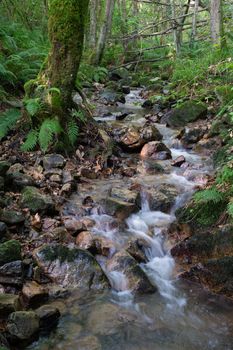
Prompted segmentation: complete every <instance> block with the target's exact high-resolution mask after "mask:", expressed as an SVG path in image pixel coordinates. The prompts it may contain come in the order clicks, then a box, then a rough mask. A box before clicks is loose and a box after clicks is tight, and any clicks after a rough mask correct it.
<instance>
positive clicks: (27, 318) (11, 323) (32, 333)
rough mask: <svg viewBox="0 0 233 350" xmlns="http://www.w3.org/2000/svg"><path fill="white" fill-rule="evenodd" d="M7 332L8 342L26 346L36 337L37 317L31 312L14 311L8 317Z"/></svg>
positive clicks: (37, 330) (37, 328) (37, 329)
mask: <svg viewBox="0 0 233 350" xmlns="http://www.w3.org/2000/svg"><path fill="white" fill-rule="evenodd" d="M7 331H8V333H9V334H10V336H9V342H10V343H13V344H18V343H19V344H22V345H26V344H29V343H31V342H32V341H33V340H35V339H36V338H37V337H38V333H39V317H38V316H37V315H36V313H35V312H33V311H16V312H13V313H12V314H10V315H9V317H8V320H7Z"/></svg>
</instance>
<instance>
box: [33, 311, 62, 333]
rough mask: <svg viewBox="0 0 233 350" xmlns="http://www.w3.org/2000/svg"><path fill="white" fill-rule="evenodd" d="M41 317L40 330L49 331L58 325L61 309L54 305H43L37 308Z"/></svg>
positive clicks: (37, 312)
mask: <svg viewBox="0 0 233 350" xmlns="http://www.w3.org/2000/svg"><path fill="white" fill-rule="evenodd" d="M35 312H36V314H37V316H38V317H39V325H40V332H43V333H48V332H49V331H50V330H51V329H53V328H54V327H56V326H57V324H58V321H59V318H60V315H61V314H60V311H59V310H58V309H57V308H56V307H54V306H52V305H43V306H41V307H39V308H38V309H36V310H35Z"/></svg>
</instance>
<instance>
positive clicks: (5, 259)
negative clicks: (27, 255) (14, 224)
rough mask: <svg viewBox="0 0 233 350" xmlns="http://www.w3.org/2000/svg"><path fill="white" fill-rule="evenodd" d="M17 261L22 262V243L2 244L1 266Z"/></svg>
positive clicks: (0, 247) (0, 246) (13, 241)
mask: <svg viewBox="0 0 233 350" xmlns="http://www.w3.org/2000/svg"><path fill="white" fill-rule="evenodd" d="M16 260H21V245H20V243H19V242H18V241H16V240H10V241H7V242H5V243H2V244H0V266H1V265H4V264H7V263H9V262H11V261H16Z"/></svg>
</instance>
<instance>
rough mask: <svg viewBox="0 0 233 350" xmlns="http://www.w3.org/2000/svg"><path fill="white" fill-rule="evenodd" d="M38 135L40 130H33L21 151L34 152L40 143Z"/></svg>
mask: <svg viewBox="0 0 233 350" xmlns="http://www.w3.org/2000/svg"><path fill="white" fill-rule="evenodd" d="M38 134H39V133H38V130H31V131H30V132H29V133H28V135H27V138H26V140H25V142H24V143H23V145H22V146H21V150H22V151H24V152H28V151H32V150H33V149H34V148H35V146H36V144H37V142H38Z"/></svg>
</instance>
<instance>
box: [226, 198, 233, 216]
mask: <svg viewBox="0 0 233 350" xmlns="http://www.w3.org/2000/svg"><path fill="white" fill-rule="evenodd" d="M227 213H228V215H229V216H230V217H231V219H233V200H231V201H230V202H229V203H228V205H227Z"/></svg>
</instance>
